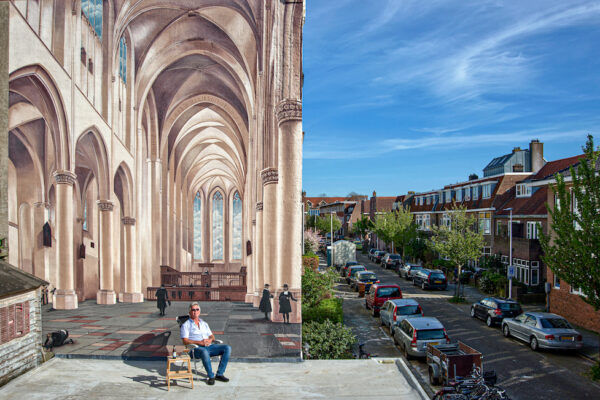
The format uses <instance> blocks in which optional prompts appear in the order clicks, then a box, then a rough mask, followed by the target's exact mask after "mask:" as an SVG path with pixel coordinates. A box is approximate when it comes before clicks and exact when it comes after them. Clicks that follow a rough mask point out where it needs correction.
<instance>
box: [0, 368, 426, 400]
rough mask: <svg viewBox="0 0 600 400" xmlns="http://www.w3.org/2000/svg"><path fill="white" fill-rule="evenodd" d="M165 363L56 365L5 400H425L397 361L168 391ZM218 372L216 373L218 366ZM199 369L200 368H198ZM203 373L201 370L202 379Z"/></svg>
mask: <svg viewBox="0 0 600 400" xmlns="http://www.w3.org/2000/svg"><path fill="white" fill-rule="evenodd" d="M165 367H166V361H122V360H94V359H77V360H66V359H62V358H53V359H52V360H50V361H48V362H46V363H44V364H43V365H42V366H41V367H39V368H37V369H36V370H33V371H29V372H28V373H26V374H24V375H22V376H20V377H18V378H16V379H14V380H12V381H11V382H9V383H8V384H6V385H5V386H3V387H1V388H0V398H3V399H28V400H38V399H39V400H48V399H86V400H95V399H178V400H186V399H199V398H200V399H202V398H204V399H223V400H229V399H260V400H267V399H284V398H294V399H296V398H300V399H317V398H318V399H322V398H329V399H334V398H335V399H340V398H344V399H367V398H377V399H379V400H381V399H400V400H425V399H427V397H425V396H424V395H423V394H422V391H421V390H420V389H416V388H415V386H416V385H415V383H414V382H412V381H411V378H410V376H408V377H407V376H405V375H404V374H403V373H402V368H401V366H398V365H396V362H395V360H374V359H371V360H343V361H304V362H301V363H278V362H276V363H248V362H244V363H242V362H232V363H230V364H229V365H228V367H227V372H226V376H227V377H229V378H230V381H229V382H228V383H223V382H218V381H217V382H216V383H215V385H214V386H208V385H206V383H205V382H204V381H203V379H204V375H201V376H200V377H198V376H197V375H196V374H194V376H195V379H194V388H193V389H192V388H191V386H190V384H189V382H188V381H185V380H182V381H178V383H177V384H173V383H171V389H170V390H169V391H167V385H166V381H165ZM215 367H216V365H215ZM199 368H200V369H201V367H199ZM201 372H202V373H203V372H204V371H203V370H202V371H201Z"/></svg>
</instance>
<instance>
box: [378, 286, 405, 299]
mask: <svg viewBox="0 0 600 400" xmlns="http://www.w3.org/2000/svg"><path fill="white" fill-rule="evenodd" d="M377 296H379V297H400V289H398V288H395V287H384V288H379V291H378V292H377Z"/></svg>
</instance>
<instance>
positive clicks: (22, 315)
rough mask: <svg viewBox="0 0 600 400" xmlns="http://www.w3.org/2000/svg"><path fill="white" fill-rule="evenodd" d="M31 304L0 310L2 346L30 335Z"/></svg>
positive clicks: (14, 305) (24, 303) (25, 303)
mask: <svg viewBox="0 0 600 400" xmlns="http://www.w3.org/2000/svg"><path fill="white" fill-rule="evenodd" d="M29 320H30V316H29V302H28V301H25V302H23V303H17V304H11V305H9V306H6V307H2V308H0V344H2V343H6V342H10V341H11V340H13V339H17V338H20V337H23V336H25V335H27V334H28V333H29Z"/></svg>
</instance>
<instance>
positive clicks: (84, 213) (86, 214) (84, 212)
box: [83, 198, 88, 231]
mask: <svg viewBox="0 0 600 400" xmlns="http://www.w3.org/2000/svg"><path fill="white" fill-rule="evenodd" d="M83 230H84V231H87V230H88V213H87V198H85V199H84V200H83Z"/></svg>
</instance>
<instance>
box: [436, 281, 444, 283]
mask: <svg viewBox="0 0 600 400" xmlns="http://www.w3.org/2000/svg"><path fill="white" fill-rule="evenodd" d="M434 283H442V281H434Z"/></svg>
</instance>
